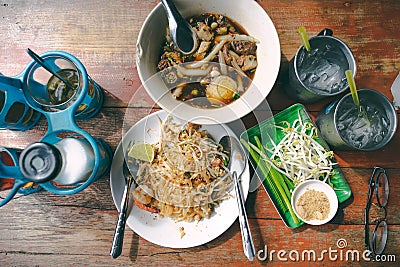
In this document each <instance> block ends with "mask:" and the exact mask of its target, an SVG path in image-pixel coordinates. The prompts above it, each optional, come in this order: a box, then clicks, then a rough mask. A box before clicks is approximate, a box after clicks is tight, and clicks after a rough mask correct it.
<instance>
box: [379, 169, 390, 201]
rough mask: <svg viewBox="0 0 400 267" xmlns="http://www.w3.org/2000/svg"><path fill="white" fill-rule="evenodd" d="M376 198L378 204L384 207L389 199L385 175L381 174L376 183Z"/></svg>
mask: <svg viewBox="0 0 400 267" xmlns="http://www.w3.org/2000/svg"><path fill="white" fill-rule="evenodd" d="M376 183H377V184H376V198H377V201H378V204H379V205H380V206H382V207H385V206H386V204H387V201H388V197H389V183H388V179H387V176H386V173H384V172H381V173H380V174H379V175H378V178H377V181H376Z"/></svg>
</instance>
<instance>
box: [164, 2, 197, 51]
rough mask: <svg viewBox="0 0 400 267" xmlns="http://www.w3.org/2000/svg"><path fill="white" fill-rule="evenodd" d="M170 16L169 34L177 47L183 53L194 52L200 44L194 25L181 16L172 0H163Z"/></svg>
mask: <svg viewBox="0 0 400 267" xmlns="http://www.w3.org/2000/svg"><path fill="white" fill-rule="evenodd" d="M161 4H162V6H163V7H164V10H165V13H166V14H167V17H168V24H169V34H170V37H171V39H172V41H173V42H174V43H175V45H176V47H177V48H178V49H179V50H180V51H181V52H182V53H183V54H186V55H188V54H191V53H193V52H194V51H195V50H196V48H197V45H198V41H197V34H196V33H195V32H194V31H193V29H192V26H190V24H189V23H188V22H187V21H186V20H185V19H184V18H183V17H182V16H181V14H180V13H179V11H178V9H176V7H175V5H174V3H173V2H172V0H161Z"/></svg>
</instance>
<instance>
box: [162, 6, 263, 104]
mask: <svg viewBox="0 0 400 267" xmlns="http://www.w3.org/2000/svg"><path fill="white" fill-rule="evenodd" d="M188 21H189V23H190V25H192V27H193V29H194V31H195V32H196V34H197V36H198V39H199V42H198V47H197V49H196V51H195V52H194V53H192V54H190V55H184V54H182V53H180V52H179V51H178V50H177V49H176V47H175V45H174V43H173V42H172V41H171V40H170V38H169V31H168V30H167V34H166V37H165V41H164V44H163V46H162V50H161V56H160V60H159V62H158V65H157V70H158V71H160V72H161V76H162V78H163V80H164V83H166V84H167V86H168V88H169V89H170V93H171V94H172V95H173V97H174V98H175V99H177V100H180V101H183V102H186V103H190V104H191V105H194V106H197V107H202V108H213V107H222V106H225V105H227V104H230V103H231V102H233V101H235V100H236V99H238V98H240V96H241V95H242V94H243V93H244V92H245V90H246V88H248V86H249V84H250V83H251V79H253V77H254V73H255V71H256V69H257V66H258V63H257V56H256V52H257V43H258V40H257V39H255V38H253V37H251V36H249V35H248V34H247V33H246V32H245V30H244V29H243V28H242V27H241V26H240V25H238V24H237V23H235V22H234V21H233V20H232V19H230V18H228V17H226V16H223V15H220V14H215V13H205V14H201V15H200V16H195V17H191V18H189V20H188Z"/></svg>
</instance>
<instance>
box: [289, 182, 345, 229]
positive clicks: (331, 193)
mask: <svg viewBox="0 0 400 267" xmlns="http://www.w3.org/2000/svg"><path fill="white" fill-rule="evenodd" d="M310 189H314V190H316V191H320V192H323V193H325V194H326V196H327V197H328V200H329V205H330V211H329V214H328V217H327V218H326V219H325V220H309V221H308V220H304V219H303V218H302V217H301V216H300V215H299V213H298V211H297V206H296V204H297V201H298V200H299V198H300V197H301V196H302V195H303V194H304V193H305V192H306V191H307V190H310ZM291 204H292V207H293V210H294V213H295V214H296V215H297V217H299V218H300V219H301V220H302V221H304V222H305V223H307V224H311V225H321V224H325V223H327V222H329V221H330V220H332V218H333V217H334V216H335V215H336V212H337V210H338V206H339V201H338V198H337V196H336V193H335V190H334V189H333V188H332V187H331V186H329V185H328V184H327V183H325V182H322V181H319V180H307V181H304V182H301V183H300V184H298V185H297V186H296V187H295V189H294V190H293V193H292V198H291Z"/></svg>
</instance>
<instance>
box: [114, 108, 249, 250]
mask: <svg viewBox="0 0 400 267" xmlns="http://www.w3.org/2000/svg"><path fill="white" fill-rule="evenodd" d="M167 116H168V113H167V112H166V111H158V112H155V113H152V114H150V115H148V116H146V117H145V118H143V119H141V120H140V121H139V122H137V123H136V124H135V125H134V126H133V127H131V128H130V129H129V131H128V132H127V133H126V134H125V136H124V137H123V140H122V141H121V142H120V144H119V145H118V147H117V150H116V151H115V155H114V159H113V162H112V165H111V173H110V186H111V194H112V197H113V200H114V203H115V206H116V207H117V209H118V210H120V203H121V199H122V194H123V191H124V183H125V181H124V178H123V175H122V163H123V155H124V154H123V148H122V147H125V145H126V144H128V143H129V142H130V141H132V140H135V141H145V142H148V143H155V142H157V141H158V139H159V121H158V118H157V117H159V118H161V119H162V120H164V119H165V118H166V117H167ZM174 121H177V122H181V123H183V121H181V120H179V119H176V118H174ZM202 129H205V130H206V131H207V132H208V133H209V134H210V135H211V136H212V137H213V139H214V140H216V141H219V139H220V138H221V137H222V136H224V135H226V134H229V135H232V136H235V137H236V135H235V134H234V133H233V132H232V130H231V129H230V128H229V127H228V126H226V125H224V124H215V125H204V126H203V128H202ZM123 144H124V145H123ZM249 180H250V171H249V167H248V164H247V165H246V169H245V171H244V173H243V175H242V188H243V192H244V195H245V198H247V194H248V190H249ZM230 194H231V195H232V197H231V198H229V199H226V200H224V201H222V202H221V203H220V204H219V205H218V206H217V207H216V208H215V211H214V213H213V215H212V216H211V218H209V219H203V220H201V221H200V222H191V223H188V222H175V221H174V220H172V219H170V218H159V217H158V216H156V215H154V214H152V213H149V212H146V211H144V210H141V209H139V208H137V207H136V206H135V205H133V204H132V206H133V207H132V209H131V211H130V213H129V215H128V220H127V225H128V226H129V227H130V228H131V229H132V230H133V231H134V232H135V233H137V234H138V235H139V236H141V237H142V238H144V239H146V240H147V241H149V242H152V243H154V244H157V245H160V246H164V247H170V248H188V247H195V246H199V245H202V244H205V243H207V242H209V241H211V240H213V239H215V238H217V237H218V236H220V235H221V234H222V233H224V232H225V231H226V230H227V229H228V228H229V227H230V226H231V225H232V223H233V222H234V221H235V220H236V218H237V217H238V214H239V212H238V206H237V202H236V199H235V198H234V191H233V190H232V192H230ZM131 203H132V201H131ZM180 227H184V232H185V235H184V236H183V237H182V238H181V236H180V231H179V228H180Z"/></svg>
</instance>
